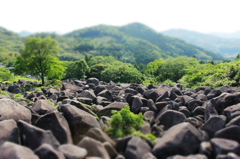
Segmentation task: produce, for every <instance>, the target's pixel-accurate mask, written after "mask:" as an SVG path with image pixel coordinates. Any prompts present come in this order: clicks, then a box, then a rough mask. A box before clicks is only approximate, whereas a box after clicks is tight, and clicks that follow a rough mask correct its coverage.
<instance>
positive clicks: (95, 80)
mask: <svg viewBox="0 0 240 159" xmlns="http://www.w3.org/2000/svg"><path fill="white" fill-rule="evenodd" d="M86 83H87V84H89V83H92V84H94V85H95V86H97V85H99V80H98V79H97V78H88V79H87V81H86Z"/></svg>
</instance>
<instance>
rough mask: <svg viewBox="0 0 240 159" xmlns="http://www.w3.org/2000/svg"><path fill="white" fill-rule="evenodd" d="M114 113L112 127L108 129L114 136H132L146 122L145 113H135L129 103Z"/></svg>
mask: <svg viewBox="0 0 240 159" xmlns="http://www.w3.org/2000/svg"><path fill="white" fill-rule="evenodd" d="M112 113H113V115H112V117H111V120H110V127H109V128H108V129H107V130H106V132H107V134H108V135H109V136H111V137H112V138H118V137H124V136H131V135H133V133H134V132H136V131H137V130H138V129H139V127H140V126H142V125H143V123H144V120H143V115H142V114H141V113H140V114H138V115H136V114H134V113H133V112H131V111H130V108H129V106H127V105H126V106H124V108H123V109H122V110H120V111H113V112H112Z"/></svg>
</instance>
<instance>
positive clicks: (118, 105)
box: [97, 102, 128, 117]
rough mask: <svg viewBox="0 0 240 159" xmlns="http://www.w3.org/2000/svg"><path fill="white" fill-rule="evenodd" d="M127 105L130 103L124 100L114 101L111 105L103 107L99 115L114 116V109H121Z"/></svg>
mask: <svg viewBox="0 0 240 159" xmlns="http://www.w3.org/2000/svg"><path fill="white" fill-rule="evenodd" d="M125 105H128V103H124V102H113V103H111V104H109V105H107V106H106V107H104V108H103V109H101V110H100V111H99V112H98V113H97V115H98V116H108V117H110V116H112V110H117V111H119V110H121V109H122V108H123V107H124V106H125Z"/></svg>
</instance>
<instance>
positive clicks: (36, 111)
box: [0, 78, 240, 159]
mask: <svg viewBox="0 0 240 159" xmlns="http://www.w3.org/2000/svg"><path fill="white" fill-rule="evenodd" d="M63 82H64V84H63V86H62V87H57V86H55V87H54V88H55V89H54V88H44V91H43V92H40V91H39V92H36V91H35V92H34V91H32V93H25V94H24V96H25V98H26V100H27V101H31V102H32V104H29V103H28V104H27V103H26V102H24V100H19V101H17V102H16V101H14V100H12V99H10V98H8V96H1V97H0V98H1V99H0V158H1V159H5V158H6V159H9V158H11V159H12V158H13V159H20V158H24V159H35V158H36V159H37V158H40V159H55V158H56V159H65V158H66V159H84V158H86V159H97V158H102V159H110V158H112V159H124V158H126V159H155V158H158V159H165V158H168V159H192V158H197V159H206V158H218V159H230V158H231V159H232V158H234V159H235V158H240V157H239V156H240V147H239V146H240V145H239V143H240V92H239V90H238V89H237V88H235V87H229V86H223V87H222V88H220V89H213V88H211V87H205V86H202V87H199V88H197V89H185V90H183V89H182V86H181V85H179V84H178V85H175V86H169V85H158V86H153V85H148V86H143V85H140V84H116V83H114V82H110V83H105V82H101V81H99V80H98V79H96V78H89V79H87V80H86V81H84V80H77V79H71V80H66V81H63ZM35 84H36V83H32V82H29V81H24V80H20V81H19V82H18V83H15V84H12V85H6V84H1V85H0V87H1V89H2V90H8V91H9V92H11V93H21V92H23V90H24V88H26V86H28V89H32V90H34V89H36V88H34V87H33V86H34V85H35ZM31 86H32V87H31ZM53 103H54V105H56V108H55V107H53ZM125 105H129V106H130V110H131V111H132V112H133V113H135V114H138V113H142V114H143V115H144V120H145V125H144V126H142V127H141V128H140V131H141V132H142V133H144V134H149V133H152V134H154V135H155V136H157V137H158V139H157V141H156V142H155V143H152V142H151V141H145V140H143V139H141V138H140V137H131V136H128V137H124V138H117V139H112V138H110V137H109V136H108V135H107V134H106V133H105V132H104V129H105V128H107V127H108V126H109V123H108V122H109V120H110V119H111V115H112V114H111V112H112V110H121V109H122V108H123V107H124V106H125Z"/></svg>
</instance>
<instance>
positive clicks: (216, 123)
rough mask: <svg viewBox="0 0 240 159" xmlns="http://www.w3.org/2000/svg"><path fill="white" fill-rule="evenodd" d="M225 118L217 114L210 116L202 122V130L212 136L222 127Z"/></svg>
mask: <svg viewBox="0 0 240 159" xmlns="http://www.w3.org/2000/svg"><path fill="white" fill-rule="evenodd" d="M225 123H226V120H224V119H223V118H221V117H219V116H214V117H211V118H209V119H208V120H207V122H205V123H204V125H203V127H202V130H204V131H206V132H207V133H208V135H209V137H210V138H212V137H213V136H214V134H215V132H217V131H218V130H221V129H222V128H224V126H225Z"/></svg>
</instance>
